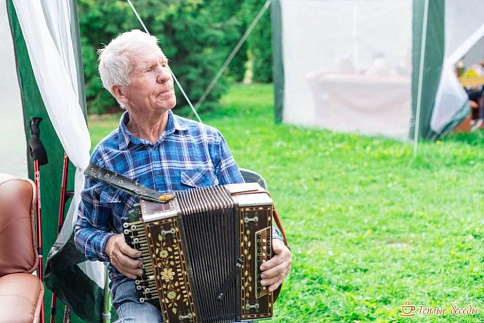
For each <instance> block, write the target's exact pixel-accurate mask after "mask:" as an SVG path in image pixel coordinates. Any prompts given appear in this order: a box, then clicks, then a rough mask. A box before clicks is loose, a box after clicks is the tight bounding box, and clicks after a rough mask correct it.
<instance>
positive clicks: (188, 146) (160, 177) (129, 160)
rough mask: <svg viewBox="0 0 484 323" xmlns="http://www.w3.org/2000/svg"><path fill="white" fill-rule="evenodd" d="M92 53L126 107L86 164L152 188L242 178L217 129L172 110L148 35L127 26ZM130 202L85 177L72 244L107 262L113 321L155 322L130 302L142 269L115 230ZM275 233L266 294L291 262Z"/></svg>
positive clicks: (167, 81) (168, 82)
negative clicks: (118, 120)
mask: <svg viewBox="0 0 484 323" xmlns="http://www.w3.org/2000/svg"><path fill="white" fill-rule="evenodd" d="M99 52H100V57H99V73H100V75H101V79H102V82H103V85H104V87H105V88H106V89H107V90H108V91H109V92H110V93H111V94H112V95H113V96H114V97H115V98H116V100H117V101H118V102H119V104H120V105H121V107H123V108H125V109H126V110H127V111H126V112H125V113H124V114H123V115H122V117H121V121H120V125H119V127H118V128H117V129H116V130H114V131H113V132H112V133H111V134H110V135H108V136H107V137H106V138H104V139H103V140H102V141H101V142H100V143H99V144H98V145H97V147H96V148H95V150H94V152H93V154H92V156H91V162H92V163H94V164H96V165H98V166H100V167H103V168H105V169H108V170H112V171H115V172H117V173H120V174H123V175H124V176H126V177H129V178H130V179H133V180H136V181H138V182H139V183H141V184H143V185H145V186H147V187H150V188H152V189H155V190H157V191H160V192H169V191H179V190H185V189H189V188H191V187H204V186H212V185H224V184H229V183H241V182H243V181H244V180H243V178H242V176H241V174H240V171H239V169H238V168H237V165H236V163H235V161H234V158H233V157H232V154H231V153H230V151H229V148H228V146H227V144H226V142H225V140H224V138H223V136H222V135H221V133H220V132H219V131H217V130H216V129H214V128H212V127H209V126H206V125H203V124H200V123H198V122H194V121H191V120H187V119H184V118H181V117H179V116H176V115H175V114H173V113H172V111H171V109H172V108H173V107H174V106H175V104H176V98H175V93H174V88H173V79H172V77H171V73H170V69H169V68H168V60H167V58H166V57H165V55H164V54H163V52H162V51H161V49H160V48H159V47H158V45H157V39H156V38H155V37H153V36H150V35H148V34H146V33H143V32H141V31H139V30H133V31H130V32H126V33H124V34H121V35H120V36H118V37H117V38H115V39H114V40H112V41H111V42H110V43H109V44H108V45H107V46H106V47H105V48H104V49H103V50H100V51H99ZM137 202H139V201H138V200H137V198H135V197H133V196H131V195H129V194H127V193H125V192H123V191H121V190H118V189H116V188H114V187H111V186H108V185H107V184H103V183H101V182H99V181H96V180H94V179H92V178H90V177H86V185H85V189H84V190H83V192H82V201H81V203H80V206H79V218H78V221H77V225H76V232H75V242H76V246H77V248H78V249H79V250H80V251H81V252H83V253H84V254H85V256H86V257H87V258H88V259H90V260H101V261H108V262H109V270H110V277H111V292H112V294H113V305H114V307H115V309H116V311H117V313H118V315H119V318H120V320H119V322H124V321H129V322H134V321H136V322H162V317H161V313H160V310H159V308H157V307H156V305H153V304H151V303H139V301H138V299H137V295H136V290H135V285H134V281H133V279H135V278H136V276H137V275H140V274H142V263H141V260H140V259H139V257H140V252H139V251H137V250H135V249H132V248H130V247H129V246H128V245H127V244H126V242H125V240H124V236H123V234H122V233H120V232H122V223H123V221H126V220H127V217H128V215H127V214H128V212H129V211H130V210H131V209H132V207H133V205H134V204H135V203H137ZM275 237H276V239H274V241H273V244H272V245H273V251H274V257H273V258H272V259H271V260H269V261H267V262H265V263H264V264H263V265H262V267H261V270H262V271H263V273H262V275H261V276H262V278H263V280H262V282H261V283H262V285H263V286H268V288H269V290H270V291H274V290H275V289H276V288H277V287H278V286H279V285H280V284H281V283H282V281H283V279H284V277H285V276H286V275H287V274H288V272H289V269H290V265H291V253H290V251H289V250H288V248H287V247H286V246H285V245H284V244H283V242H282V241H281V240H280V239H277V234H275Z"/></svg>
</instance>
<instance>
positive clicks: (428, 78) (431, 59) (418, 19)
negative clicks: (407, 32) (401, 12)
mask: <svg viewBox="0 0 484 323" xmlns="http://www.w3.org/2000/svg"><path fill="white" fill-rule="evenodd" d="M426 3H427V5H428V13H427V16H425V15H424V8H425V4H426ZM444 12H445V0H435V1H429V0H424V1H414V3H413V17H412V20H413V23H412V26H413V32H412V34H413V44H412V52H413V53H412V62H413V69H412V70H413V72H412V122H411V128H410V131H409V137H411V138H414V139H415V138H416V139H418V138H431V137H432V136H434V134H433V133H432V130H431V129H430V118H431V115H432V108H433V106H434V103H435V94H436V93H437V88H438V86H439V80H440V74H441V72H442V63H443V56H444ZM425 19H426V20H427V22H426V25H427V29H426V30H423V25H424V20H425ZM424 33H425V39H426V41H425V44H422V38H423V36H424ZM422 45H423V46H424V51H423V52H424V56H425V57H423V59H424V60H423V73H422V75H420V63H421V56H420V55H421V52H422V51H421V49H422ZM420 79H421V80H420ZM419 81H421V82H419ZM419 83H421V84H422V85H423V88H422V91H421V96H420V98H418V97H417V95H418V92H419V91H418V85H419ZM418 104H420V111H418V112H419V115H418V116H417V106H418ZM417 120H418V127H417V128H418V131H417V129H416V123H417Z"/></svg>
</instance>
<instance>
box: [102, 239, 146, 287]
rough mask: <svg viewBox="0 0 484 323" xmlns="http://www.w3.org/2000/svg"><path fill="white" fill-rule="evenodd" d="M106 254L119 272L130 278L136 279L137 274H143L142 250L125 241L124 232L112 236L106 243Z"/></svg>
mask: <svg viewBox="0 0 484 323" xmlns="http://www.w3.org/2000/svg"><path fill="white" fill-rule="evenodd" d="M106 255H107V256H108V258H109V261H110V262H111V265H113V266H114V267H115V268H116V269H117V270H119V272H120V273H121V274H123V275H125V276H126V277H128V278H131V279H136V276H137V275H142V274H143V270H142V269H141V268H142V265H143V264H142V262H141V260H140V259H138V258H139V257H141V251H138V250H136V249H133V248H131V247H130V246H128V244H127V243H126V241H124V235H123V234H122V233H120V234H117V235H114V236H112V237H111V238H109V239H108V242H107V243H106Z"/></svg>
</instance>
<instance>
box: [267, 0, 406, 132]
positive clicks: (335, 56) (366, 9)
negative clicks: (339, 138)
mask: <svg viewBox="0 0 484 323" xmlns="http://www.w3.org/2000/svg"><path fill="white" fill-rule="evenodd" d="M280 3H281V10H282V27H281V28H282V56H283V62H284V98H283V99H282V100H283V102H284V109H283V121H284V122H286V123H291V124H296V125H306V126H317V127H323V128H327V129H332V130H337V131H343V132H360V133H365V134H374V135H378V134H381V135H387V136H392V137H395V138H400V139H407V138H408V131H409V128H410V121H411V67H412V66H411V49H412V37H411V36H412V19H411V17H412V1H411V0H404V1H391V0H368V1H358V0H352V1H349V0H343V1H341V0H327V1H310V0H309V1H308V0H302V1H292V0H280ZM276 111H277V110H276Z"/></svg>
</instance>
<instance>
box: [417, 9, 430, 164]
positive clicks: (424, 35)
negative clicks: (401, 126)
mask: <svg viewBox="0 0 484 323" xmlns="http://www.w3.org/2000/svg"><path fill="white" fill-rule="evenodd" d="M428 11H429V0H425V4H424V16H423V25H422V43H421V45H420V63H419V71H418V89H417V109H416V112H415V127H414V128H415V133H414V135H413V158H414V159H415V158H416V157H417V148H418V137H419V132H420V110H421V105H422V102H421V101H422V83H423V67H424V62H425V45H426V42H427V20H428Z"/></svg>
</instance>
